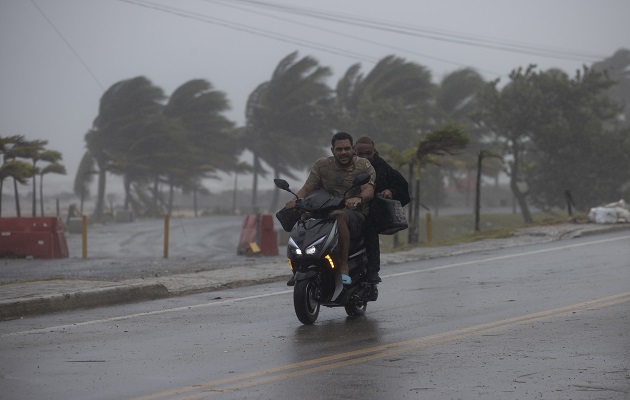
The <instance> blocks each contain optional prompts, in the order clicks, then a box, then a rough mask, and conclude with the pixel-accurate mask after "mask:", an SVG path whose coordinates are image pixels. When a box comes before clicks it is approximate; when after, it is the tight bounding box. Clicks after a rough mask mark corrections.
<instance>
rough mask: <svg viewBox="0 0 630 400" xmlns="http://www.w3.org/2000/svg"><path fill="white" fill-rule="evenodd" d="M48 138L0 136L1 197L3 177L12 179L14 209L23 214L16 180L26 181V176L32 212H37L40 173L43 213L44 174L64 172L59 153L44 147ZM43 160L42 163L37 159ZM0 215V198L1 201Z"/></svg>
mask: <svg viewBox="0 0 630 400" xmlns="http://www.w3.org/2000/svg"><path fill="white" fill-rule="evenodd" d="M46 145H48V141H47V140H26V138H25V137H24V136H21V135H15V136H7V137H2V136H0V155H2V164H0V197H2V195H3V188H4V182H5V180H7V179H9V180H10V181H12V182H13V192H14V195H15V212H16V215H17V216H18V217H21V216H22V210H21V206H20V197H19V196H18V184H21V185H26V184H28V181H29V179H30V180H31V183H32V185H33V193H32V200H33V201H32V208H31V216H32V217H36V216H37V177H39V200H40V201H39V210H40V213H39V215H40V216H43V215H44V176H45V175H47V174H61V175H65V174H66V167H65V166H64V165H63V164H61V160H62V155H61V152H59V151H57V150H50V149H47V148H46ZM42 162H43V163H45V165H44V166H41V164H39V165H38V163H42ZM0 217H2V202H1V201H0Z"/></svg>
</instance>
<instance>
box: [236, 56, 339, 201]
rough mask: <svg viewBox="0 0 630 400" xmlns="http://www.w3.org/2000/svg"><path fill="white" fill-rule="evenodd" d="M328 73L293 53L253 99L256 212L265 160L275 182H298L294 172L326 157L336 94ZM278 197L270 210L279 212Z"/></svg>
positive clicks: (249, 130) (249, 114) (250, 144)
mask: <svg viewBox="0 0 630 400" xmlns="http://www.w3.org/2000/svg"><path fill="white" fill-rule="evenodd" d="M330 74H331V71H330V69H329V68H327V67H322V66H319V63H318V62H317V60H315V59H314V58H312V57H303V58H301V59H298V53H297V52H294V53H291V54H289V55H288V56H287V57H285V58H284V59H282V60H281V61H280V63H279V64H278V66H277V67H276V69H275V70H274V72H273V74H272V76H271V79H270V80H269V81H267V82H264V83H262V84H261V85H259V86H258V87H257V88H256V89H255V90H254V91H253V92H252V94H251V95H250V96H249V99H248V102H247V110H246V119H247V127H246V129H245V135H246V136H245V138H246V146H247V148H248V149H249V150H250V151H252V153H253V154H254V189H253V191H254V196H253V204H252V207H253V208H256V207H257V204H256V195H255V193H256V191H257V186H256V185H257V179H258V175H259V174H260V173H261V166H262V164H261V161H264V162H265V163H266V164H268V165H269V166H270V167H271V169H272V170H273V174H274V178H279V177H280V176H281V175H285V176H288V177H292V178H294V177H295V176H294V174H293V173H292V172H291V171H292V170H295V169H301V168H304V167H306V166H308V165H310V164H311V163H312V162H313V161H314V160H313V157H317V156H319V155H323V151H322V149H323V146H325V145H326V143H327V142H328V141H329V139H330V132H331V127H332V123H331V115H330V112H331V106H332V91H331V89H330V88H329V87H328V86H327V85H326V83H325V82H324V81H325V79H326V78H327V77H328V76H330ZM305 144H306V145H305ZM278 195H279V194H278V191H275V192H274V197H273V199H272V202H271V205H270V207H269V208H270V210H271V211H273V210H275V209H276V208H277V203H278Z"/></svg>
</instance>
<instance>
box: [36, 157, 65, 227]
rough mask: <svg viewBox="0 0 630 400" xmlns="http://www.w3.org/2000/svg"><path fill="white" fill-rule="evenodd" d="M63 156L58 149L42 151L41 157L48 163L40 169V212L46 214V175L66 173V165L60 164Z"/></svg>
mask: <svg viewBox="0 0 630 400" xmlns="http://www.w3.org/2000/svg"><path fill="white" fill-rule="evenodd" d="M62 158H63V157H62V156H61V153H60V152H58V151H56V150H46V151H43V152H42V153H40V155H39V159H40V160H41V161H45V162H47V163H48V165H46V166H45V167H44V168H42V169H40V170H39V208H40V214H39V215H41V216H42V217H43V216H44V175H47V174H60V175H65V174H66V167H65V166H64V165H63V164H60V163H59V161H61V159H62Z"/></svg>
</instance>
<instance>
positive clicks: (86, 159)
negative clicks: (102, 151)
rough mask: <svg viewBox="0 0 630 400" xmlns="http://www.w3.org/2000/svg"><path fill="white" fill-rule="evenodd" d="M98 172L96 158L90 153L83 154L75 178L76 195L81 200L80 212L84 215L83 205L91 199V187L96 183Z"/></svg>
mask: <svg viewBox="0 0 630 400" xmlns="http://www.w3.org/2000/svg"><path fill="white" fill-rule="evenodd" d="M97 173H98V172H97V171H96V167H95V165H94V158H93V157H92V155H91V154H90V153H89V152H86V153H84V154H83V157H81V161H80V162H79V168H78V169H77V174H76V175H75V177H74V188H73V192H74V194H75V195H76V196H77V197H78V198H79V200H80V206H79V211H80V212H81V214H83V205H84V203H85V200H86V199H88V198H89V197H90V185H91V184H92V182H93V181H94V175H96V174H97Z"/></svg>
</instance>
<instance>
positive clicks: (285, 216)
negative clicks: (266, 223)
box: [276, 208, 301, 232]
mask: <svg viewBox="0 0 630 400" xmlns="http://www.w3.org/2000/svg"><path fill="white" fill-rule="evenodd" d="M276 218H277V219H278V221H280V225H282V229H284V230H285V231H287V232H291V229H293V226H294V225H295V224H296V223H297V222H298V221H299V220H300V218H301V215H300V212H299V211H298V209H297V208H283V209H282V210H280V211H278V212H277V213H276Z"/></svg>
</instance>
